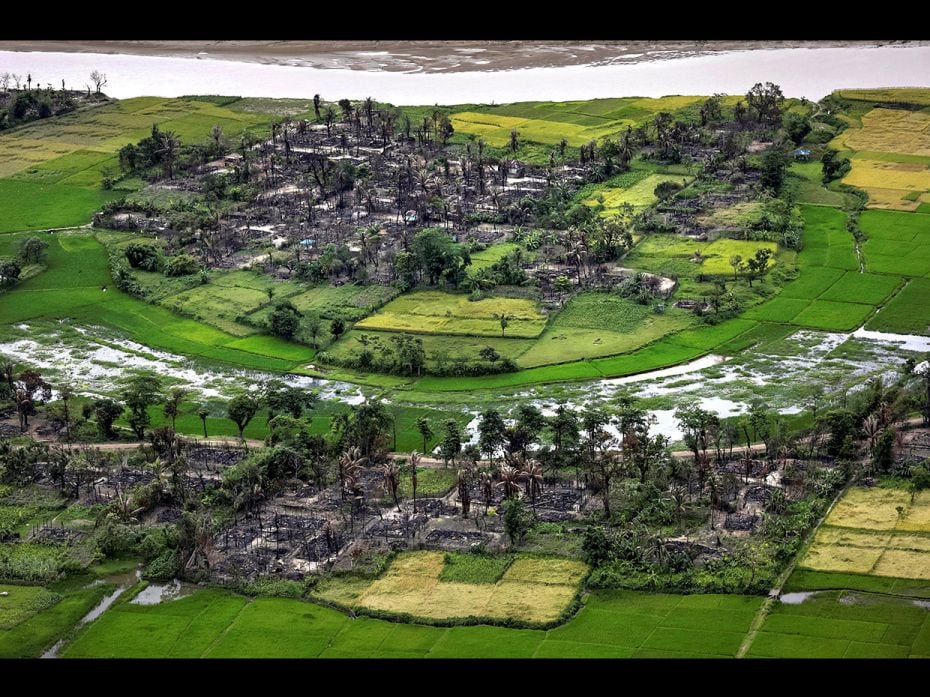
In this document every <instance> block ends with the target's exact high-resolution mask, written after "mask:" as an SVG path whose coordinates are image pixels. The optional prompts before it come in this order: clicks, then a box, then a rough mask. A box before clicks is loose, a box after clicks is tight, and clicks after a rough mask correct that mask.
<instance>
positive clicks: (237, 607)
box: [63, 553, 762, 658]
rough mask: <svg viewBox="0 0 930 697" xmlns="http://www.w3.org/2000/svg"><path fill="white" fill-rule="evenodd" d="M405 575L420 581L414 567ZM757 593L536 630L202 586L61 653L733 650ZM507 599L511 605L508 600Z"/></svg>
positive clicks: (612, 605) (653, 599) (626, 595)
mask: <svg viewBox="0 0 930 697" xmlns="http://www.w3.org/2000/svg"><path fill="white" fill-rule="evenodd" d="M428 554H429V553H428ZM403 556H407V555H403ZM439 556H440V557H441V556H442V555H441V554H440V555H439ZM518 561H519V560H518ZM553 561H554V560H553ZM570 563H571V564H577V562H570ZM552 568H555V567H552ZM435 571H436V569H435V568H433V569H431V570H430V572H431V573H435ZM524 572H525V573H526V572H529V573H530V575H529V576H527V577H526V579H527V580H524V581H521V582H520V583H526V584H528V585H534V586H537V585H538V586H541V587H543V588H546V587H547V586H546V584H545V583H544V582H543V581H545V579H546V577H547V576H548V573H547V574H544V575H542V576H540V575H536V574H533V573H532V572H533V569H531V568H530V567H527V568H525V569H524ZM504 575H505V576H506V572H505V573H504ZM408 578H410V579H411V582H412V583H414V584H415V583H417V582H418V579H417V578H416V575H415V574H409V575H408ZM560 578H565V577H564V576H560ZM436 585H450V586H456V585H460V586H468V585H473V586H481V585H485V586H488V587H489V588H493V587H494V585H495V584H468V583H461V582H453V583H448V584H447V583H445V582H439V581H437V582H436ZM411 588H413V587H412V586H411ZM761 602H762V599H761V598H757V597H746V596H726V595H689V596H680V595H666V594H647V593H635V592H626V591H624V592H597V593H593V594H591V595H590V596H589V597H588V599H587V602H586V604H585V606H584V607H583V608H582V609H581V610H580V612H579V613H578V614H577V615H576V616H575V617H573V618H572V619H570V620H569V621H568V622H567V623H566V624H564V625H562V626H560V627H557V628H555V629H551V630H549V631H540V630H529V629H508V628H504V627H493V626H487V625H478V626H464V627H451V628H444V627H432V626H427V625H422V624H402V623H394V622H385V621H382V620H376V619H371V618H367V617H359V618H357V619H349V618H348V617H347V616H346V615H344V614H342V613H340V612H337V611H335V610H331V609H329V608H326V607H320V606H318V605H314V604H312V603H307V602H303V601H300V600H290V599H283V598H257V599H254V600H250V599H248V598H243V597H241V596H236V595H233V594H231V593H228V592H226V591H221V590H218V589H199V590H196V591H195V592H194V593H192V594H191V595H189V596H187V597H184V598H181V599H179V600H174V601H168V602H163V603H160V604H157V605H151V606H142V605H133V604H131V603H128V602H124V601H122V600H121V601H118V602H117V603H116V604H114V606H113V607H112V608H110V609H109V610H108V611H107V612H106V613H104V615H103V616H102V617H101V618H100V619H99V620H97V621H96V622H94V623H93V624H91V625H90V626H89V627H87V628H86V629H85V630H83V631H82V632H81V633H80V634H79V635H78V636H77V638H76V639H75V640H74V641H73V642H72V643H71V644H70V645H68V646H67V647H65V649H64V651H63V656H65V657H69V658H78V657H83V658H90V657H136V658H165V657H178V658H180V657H197V656H203V657H216V658H219V657H241V658H246V657H249V658H259V657H268V658H271V657H279V658H283V657H294V658H297V657H302V658H311V657H324V658H325V657H331V658H336V657H341V658H353V657H354V658H361V657H365V658H375V657H384V658H391V657H393V658H401V657H403V658H408V657H409V658H413V657H426V658H469V657H487V658H504V657H524V658H529V657H539V658H573V657H579V658H580V657H589V658H595V657H615V658H628V657H633V656H636V657H647V656H649V657H654V656H677V657H686V656H695V657H701V656H703V657H726V656H730V657H732V656H734V655H735V654H736V651H737V649H738V648H739V645H740V643H741V642H742V640H743V638H744V637H745V635H746V632H747V631H748V629H749V626H750V624H751V622H752V619H753V617H754V615H755V613H756V611H757V610H758V608H759V606H760V605H761ZM501 607H502V609H506V603H502V605H501Z"/></svg>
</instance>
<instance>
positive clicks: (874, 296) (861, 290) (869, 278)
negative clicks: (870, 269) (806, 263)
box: [808, 269, 901, 305]
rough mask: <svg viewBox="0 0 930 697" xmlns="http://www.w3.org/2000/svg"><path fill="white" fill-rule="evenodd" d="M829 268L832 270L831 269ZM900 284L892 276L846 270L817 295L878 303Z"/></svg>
mask: <svg viewBox="0 0 930 697" xmlns="http://www.w3.org/2000/svg"><path fill="white" fill-rule="evenodd" d="M825 270H827V269H825ZM830 270H831V271H832V269H830ZM808 273H809V272H808ZM900 285H901V281H900V279H898V278H895V277H894V276H881V275H878V274H872V273H858V272H855V271H848V272H847V273H846V275H844V276H843V277H842V278H841V279H839V280H837V282H836V283H834V284H833V285H831V286H830V287H829V289H828V290H825V291H824V292H823V293H822V294H821V295H820V296H819V297H820V299H821V300H834V301H839V302H852V303H862V304H865V305H878V304H880V303H882V302H884V301H885V300H886V299H887V298H888V296H889V295H891V294H892V293H893V292H894V291H895V289H897V288H898V286H900Z"/></svg>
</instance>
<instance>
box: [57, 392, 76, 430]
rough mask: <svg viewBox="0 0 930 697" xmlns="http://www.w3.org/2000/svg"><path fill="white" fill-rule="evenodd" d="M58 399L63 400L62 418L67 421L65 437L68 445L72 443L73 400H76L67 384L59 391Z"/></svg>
mask: <svg viewBox="0 0 930 697" xmlns="http://www.w3.org/2000/svg"><path fill="white" fill-rule="evenodd" d="M58 398H59V399H60V400H61V406H62V409H61V411H62V416H63V417H64V419H65V435H66V437H67V439H68V443H70V442H71V408H70V407H71V400H72V399H74V390H73V389H71V385H68V384H67V383H66V384H64V385H62V386H61V387H60V388H59V389H58Z"/></svg>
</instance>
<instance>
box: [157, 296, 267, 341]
mask: <svg viewBox="0 0 930 697" xmlns="http://www.w3.org/2000/svg"><path fill="white" fill-rule="evenodd" d="M268 302H269V299H268V294H267V293H263V292H261V291H258V290H253V289H251V288H244V287H240V286H218V285H213V284H206V285H202V286H197V287H195V288H191V289H190V290H185V291H182V292H180V293H176V294H174V295H169V296H167V297H166V298H163V299H162V300H161V303H160V304H161V305H162V306H164V307H166V308H168V309H169V310H173V311H174V312H177V313H179V314H182V315H187V316H188V317H192V318H194V319H196V320H199V321H201V322H206V323H207V324H210V325H213V326H214V327H217V328H218V329H222V330H223V331H224V332H228V333H229V334H232V335H233V336H248V335H249V334H254V333H256V332H257V331H258V330H257V329H255V328H253V327H249V326H247V325H245V324H240V323H239V322H238V321H237V318H239V317H242V316H244V315H246V314H248V313H249V312H251V311H252V310H254V309H255V308H256V307H258V306H260V305H264V304H267V303H268Z"/></svg>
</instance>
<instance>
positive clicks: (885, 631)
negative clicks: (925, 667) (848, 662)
mask: <svg viewBox="0 0 930 697" xmlns="http://www.w3.org/2000/svg"><path fill="white" fill-rule="evenodd" d="M928 617H930V612H928V611H927V609H926V608H925V607H921V606H918V605H916V604H915V603H914V602H913V601H910V600H906V599H901V598H889V597H884V596H879V595H872V594H869V593H862V592H856V591H824V592H820V593H816V594H815V595H813V596H812V597H809V598H807V599H805V600H804V601H803V602H801V603H799V604H795V605H792V604H787V603H777V604H776V605H775V607H774V608H773V610H772V612H771V613H770V614H769V615H768V616H767V617H766V619H765V622H764V623H763V625H762V627H761V629H760V631H759V633H758V634H757V635H756V638H755V640H754V641H753V643H752V645H751V646H750V648H749V651H748V653H747V655H748V656H749V657H771V658H776V657H777V658H907V657H926V656H930V621H928Z"/></svg>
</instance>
